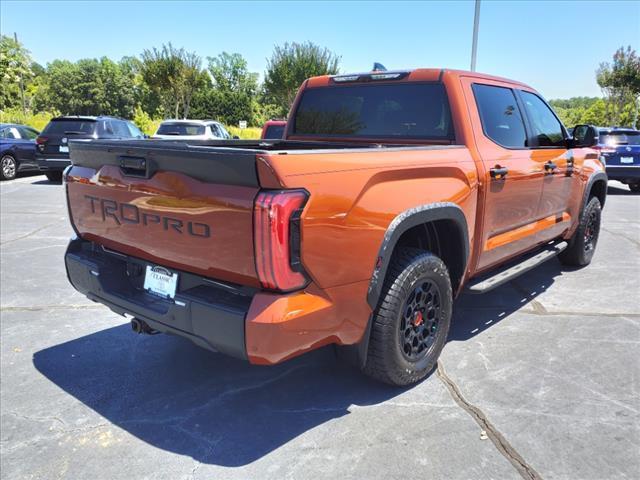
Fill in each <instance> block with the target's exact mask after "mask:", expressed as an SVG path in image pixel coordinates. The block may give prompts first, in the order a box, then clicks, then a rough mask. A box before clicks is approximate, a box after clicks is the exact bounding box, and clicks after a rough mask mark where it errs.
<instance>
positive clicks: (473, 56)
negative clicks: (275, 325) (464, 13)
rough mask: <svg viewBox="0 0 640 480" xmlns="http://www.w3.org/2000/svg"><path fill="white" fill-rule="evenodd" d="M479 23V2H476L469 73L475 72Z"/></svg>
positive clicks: (478, 0) (477, 0)
mask: <svg viewBox="0 0 640 480" xmlns="http://www.w3.org/2000/svg"><path fill="white" fill-rule="evenodd" d="M479 23H480V0H476V13H475V15H474V16H473V44H472V45H471V71H472V72H475V71H476V53H477V51H478V28H479Z"/></svg>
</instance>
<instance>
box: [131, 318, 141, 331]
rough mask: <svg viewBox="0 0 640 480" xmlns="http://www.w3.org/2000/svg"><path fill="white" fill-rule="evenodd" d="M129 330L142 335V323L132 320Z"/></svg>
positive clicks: (135, 319)
mask: <svg viewBox="0 0 640 480" xmlns="http://www.w3.org/2000/svg"><path fill="white" fill-rule="evenodd" d="M131 330H133V331H134V332H135V333H142V322H141V321H140V320H138V319H137V318H132V319H131Z"/></svg>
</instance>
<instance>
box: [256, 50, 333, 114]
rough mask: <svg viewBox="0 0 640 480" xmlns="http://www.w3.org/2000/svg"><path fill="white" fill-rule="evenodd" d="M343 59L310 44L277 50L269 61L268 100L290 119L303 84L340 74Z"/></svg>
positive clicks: (266, 93) (267, 75) (265, 82)
mask: <svg viewBox="0 0 640 480" xmlns="http://www.w3.org/2000/svg"><path fill="white" fill-rule="evenodd" d="M339 62H340V57H338V56H336V55H335V54H334V53H332V52H331V51H330V50H328V49H326V48H321V47H319V46H317V45H315V44H313V43H311V42H307V43H302V44H300V43H285V44H284V46H282V47H281V46H276V47H275V50H274V52H273V55H272V56H271V58H270V59H269V60H268V61H267V71H266V73H265V80H264V88H265V95H266V98H267V99H269V101H271V102H272V103H274V104H275V105H276V106H277V107H278V109H279V113H280V114H281V115H287V113H288V111H289V109H290V108H291V105H292V104H293V100H294V99H295V96H296V93H297V91H298V88H299V87H300V85H301V84H302V82H303V81H304V80H305V79H307V78H309V77H313V76H316V75H333V74H336V73H338V64H339Z"/></svg>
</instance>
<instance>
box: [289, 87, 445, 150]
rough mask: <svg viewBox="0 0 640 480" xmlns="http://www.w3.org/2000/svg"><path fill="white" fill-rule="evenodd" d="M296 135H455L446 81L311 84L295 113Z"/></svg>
mask: <svg viewBox="0 0 640 480" xmlns="http://www.w3.org/2000/svg"><path fill="white" fill-rule="evenodd" d="M293 125H294V126H293V132H294V134H296V135H316V136H324V137H326V136H335V137H355V138H357V137H363V138H398V139H434V140H445V139H453V125H452V122H451V113H450V110H449V103H448V100H447V94H446V91H445V88H444V85H442V84H440V83H429V84H427V83H399V84H379V85H370V84H368V85H363V84H357V85H349V86H346V85H345V86H342V85H341V86H335V87H334V86H331V87H323V88H310V89H307V90H305V91H304V92H303V94H302V98H301V100H300V103H299V105H298V108H297V109H296V113H295V116H294V118H293Z"/></svg>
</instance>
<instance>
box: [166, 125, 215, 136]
mask: <svg viewBox="0 0 640 480" xmlns="http://www.w3.org/2000/svg"><path fill="white" fill-rule="evenodd" d="M204 129H205V127H204V125H200V124H199V123H163V124H162V125H160V127H159V128H158V131H157V132H156V134H157V135H204Z"/></svg>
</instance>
